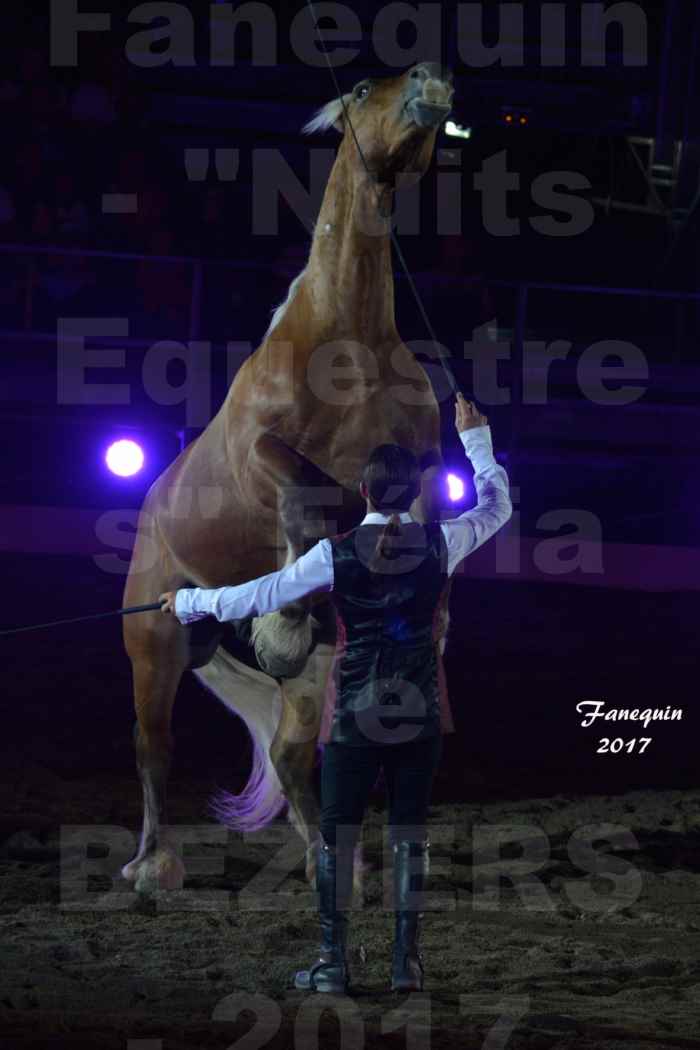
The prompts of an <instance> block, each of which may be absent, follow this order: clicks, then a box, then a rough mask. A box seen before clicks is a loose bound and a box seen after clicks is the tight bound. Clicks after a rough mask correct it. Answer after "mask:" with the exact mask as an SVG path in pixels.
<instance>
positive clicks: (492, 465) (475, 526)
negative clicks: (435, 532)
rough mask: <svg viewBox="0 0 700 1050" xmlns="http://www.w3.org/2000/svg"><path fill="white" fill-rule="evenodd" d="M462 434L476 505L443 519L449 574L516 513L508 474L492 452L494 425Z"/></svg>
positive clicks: (465, 431)
mask: <svg viewBox="0 0 700 1050" xmlns="http://www.w3.org/2000/svg"><path fill="white" fill-rule="evenodd" d="M459 436H460V438H461V439H462V444H463V445H464V451H465V452H466V454H467V456H468V457H469V459H470V460H471V463H472V466H473V467H474V487H475V488H476V495H477V505H476V507H473V508H472V509H471V510H467V511H465V512H464V514H460V516H459V517H458V518H452V519H451V520H449V521H443V522H441V526H440V527H441V528H442V534H443V536H444V537H445V541H446V543H447V555H448V558H447V572H448V574H449V575H450V576H451V575H452V573H453V572H454V571H455V569H456V568H457V566H458V565H459V563H460V562H461V561H462V559H463V558H466V556H467V555H468V554H472V552H473V551H475V550H476V549H477V548H478V547H480V546H481V544H482V543H484V542H485V540H487V539H488V538H489V537H490V536H493V534H494V533H495V532H497V531H498V530H499V529H500V528H501V526H503V525H505V523H506V522H507V521H508V519H509V518H510V517H511V515H512V513H513V505H512V503H511V501H510V493H509V489H508V475H507V474H506V472H505V470H504V469H503V467H502V466H501V465H500V464H499V463H497V462H496V460H495V459H494V456H493V444H492V441H491V427H489V426H483V427H472V428H470V429H469V430H462V431H460V434H459Z"/></svg>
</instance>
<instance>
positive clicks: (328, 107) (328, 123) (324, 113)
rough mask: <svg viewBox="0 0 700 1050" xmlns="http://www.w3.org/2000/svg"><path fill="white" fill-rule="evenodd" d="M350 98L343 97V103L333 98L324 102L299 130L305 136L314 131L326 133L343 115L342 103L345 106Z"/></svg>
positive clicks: (350, 96) (349, 96) (347, 96)
mask: <svg viewBox="0 0 700 1050" xmlns="http://www.w3.org/2000/svg"><path fill="white" fill-rule="evenodd" d="M351 98H352V95H343V101H341V100H340V99H339V98H334V99H332V100H331V101H330V102H326V104H325V106H321V108H320V109H319V110H317V112H316V113H314V115H313V117H312V118H311V120H309V121H308V122H307V123H306V124H304V127H303V128H302V129H301V130H302V131H303V132H304V134H305V135H313V134H314V132H316V131H328V129H329V128H332V127H333V125H334V124H335V123H336V121H338V120H340V118H341V116H342V115H343V102H345V105H346V106H347V105H349V103H350V99H351Z"/></svg>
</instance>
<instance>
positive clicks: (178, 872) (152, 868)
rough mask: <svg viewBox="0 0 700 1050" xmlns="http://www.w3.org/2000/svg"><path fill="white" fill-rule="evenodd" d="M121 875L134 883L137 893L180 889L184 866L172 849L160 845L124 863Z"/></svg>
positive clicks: (183, 877) (183, 878) (182, 881)
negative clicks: (150, 851) (148, 852)
mask: <svg viewBox="0 0 700 1050" xmlns="http://www.w3.org/2000/svg"><path fill="white" fill-rule="evenodd" d="M122 875H123V876H124V878H125V879H127V880H128V881H129V882H133V883H134V889H135V890H136V892H137V893H153V892H154V891H155V890H181V889H182V887H183V884H184V881H185V866H184V864H183V863H182V861H181V860H180V858H179V857H178V855H177V853H175V851H174V850H173V849H171V848H170V847H169V846H160V847H159V848H158V849H157V850H155V851H154V852H153V853H150V854H148V855H147V856H145V857H134V859H133V860H132V861H129V863H128V864H125V865H124V867H123V868H122Z"/></svg>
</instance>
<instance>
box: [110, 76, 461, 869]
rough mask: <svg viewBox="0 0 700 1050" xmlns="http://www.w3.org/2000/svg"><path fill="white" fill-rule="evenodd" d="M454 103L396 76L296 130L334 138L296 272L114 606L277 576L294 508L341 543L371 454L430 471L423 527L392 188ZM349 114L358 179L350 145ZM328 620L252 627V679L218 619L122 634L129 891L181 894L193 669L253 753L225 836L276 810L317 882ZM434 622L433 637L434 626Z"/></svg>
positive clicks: (430, 444) (299, 536) (286, 619)
mask: <svg viewBox="0 0 700 1050" xmlns="http://www.w3.org/2000/svg"><path fill="white" fill-rule="evenodd" d="M452 95H453V88H452V78H451V75H450V74H449V73H448V72H447V71H446V70H444V69H443V68H442V67H440V66H438V65H435V64H433V63H420V64H418V65H416V66H414V67H413V68H412V69H410V70H408V71H407V72H406V73H404V74H402V75H400V76H397V77H391V78H386V79H381V80H364V81H362V82H361V83H359V84H357V85H356V87H355V88H354V89H353V91H352V92H351V93H349V94H347V95H345V96H344V99H343V100H344V103H345V108H344V107H343V104H342V102H341V100H340V99H337V100H335V101H333V102H331V103H329V104H328V105H326V106H325V107H324V108H323V109H322V110H320V111H319V113H318V114H317V115H316V116H315V117H314V118H313V120H312V121H311V122H310V123H309V124H308V125H307V126H306V129H305V130H306V131H309V132H313V131H322V130H325V129H327V128H330V127H331V126H333V127H335V128H336V129H337V130H339V131H340V132H341V133H342V135H343V138H342V142H341V144H340V148H339V150H338V154H337V157H336V160H335V163H334V165H333V169H332V171H331V174H330V177H329V180H328V185H327V187H326V191H325V194H324V198H323V203H322V205H321V210H320V214H319V217H318V220H317V223H316V226H315V230H314V236H313V241H312V244H311V251H310V254H309V259H308V262H307V265H306V267H305V269H304V270H303V271H302V272H301V273H300V274H299V276H298V277H297V278H296V279H295V280H294V281H293V282H292V284H291V286H290V288H289V293H288V296H287V299H286V301H285V302H284V303H283V304H282V305H281V306H280V307H278V308H277V310H276V311H275V313H274V314H273V317H272V321H271V324H270V327H269V328H268V331H267V333H266V334H265V337H264V339H263V342H262V344H261V345H260V347H259V348H258V349H257V350H256V351H255V353H254V354H252V355H251V357H250V358H249V359H248V360H246V362H245V363H244V365H243V366H242V367H241V368H240V369H239V371H238V373H237V374H236V376H235V379H234V382H233V383H232V385H231V388H230V390H229V392H228V395H227V397H226V400H225V401H224V403H223V405H222V406H221V409H220V410H219V412H218V413H217V414H216V416H215V417H214V418H213V419H212V420H211V422H210V423H209V425H208V426H207V428H206V430H204V432H203V433H202V434H201V435H200V436H199V437H198V438H197V439H196V440H195V441H194V442H192V444H190V445H189V446H188V447H187V448H186V449H184V451H183V452H182V453H181V454H180V455H179V456H178V458H177V459H176V460H175V461H174V462H173V463H172V464H171V465H170V467H168V469H167V470H166V471H164V473H163V474H162V475H161V476H160V477H159V478H158V479H157V480H156V481H155V483H154V484H153V485H152V487H151V488H150V490H149V492H148V494H147V495H146V498H145V501H144V504H143V507H142V509H141V513H140V516H139V523H138V530H137V537H136V543H135V547H134V552H133V556H132V560H131V565H130V569H129V576H128V579H127V583H126V589H125V594H124V604H125V605H137V604H141V603H146V602H149V601H153V600H154V596H157V595H158V594H159V593H161V592H163V591H167V590H175V589H176V588H179V587H183V586H200V587H219V586H222V585H224V584H236V583H242V582H244V581H246V580H250V579H252V578H254V577H257V576H260V575H264V574H266V573H269V572H273V571H275V570H276V569H279V568H281V566H282V565H283V564H285V563H286V562H289V561H293V560H294V559H296V558H297V557H299V555H300V554H302V553H303V552H304V550H305V541H306V539H307V538H308V532H309V526H310V522H309V521H308V520H306V519H305V516H304V508H305V504H309V505H311V504H314V512H315V518H316V520H315V522H314V523H313V527H314V531H313V539H314V541H315V540H316V539H318V538H320V537H321V536H323V535H332V534H333V533H336V532H339V531H341V528H340V527H339V526H345V527H350V525H351V524H354V523H356V522H357V520H358V519H359V518H360V516H361V511H362V510H363V508H364V503H363V502H362V501H361V500H360V496H359V491H358V485H359V478H360V473H361V470H362V467H363V466H364V464H365V462H366V460H367V459H368V457H369V454H370V453H371V452H372V450H373V449H374V448H375V447H376V446H377V445H379V444H382V443H383V442H389V441H390V442H396V443H398V444H401V445H403V446H405V447H407V448H409V449H411V450H412V451H413V452H414V453H415V454H416V455H417V456H419V457H421V458H422V461H423V463H424V464H426V465H427V464H432V465H430V466H427V469H426V470H425V471H424V473H423V486H422V491H421V495H420V496H419V498H418V500H417V501H416V503H415V504H414V507H413V508H412V509H413V513H414V516H415V517H417V518H418V519H419V520H427V519H428V518H429V517H431V516H433V509H434V508H433V503H432V499H433V495H434V493H433V488H434V484H433V479H434V477H435V475H436V473H437V471H438V470H439V468H440V466H441V463H442V456H441V451H440V413H439V408H438V405H437V401H436V399H435V397H434V395H433V392H432V389H431V386H430V382H429V379H428V376H427V374H426V372H425V370H424V369H423V368H422V367H421V365H420V364H419V363H418V362H417V361H416V360H415V358H414V356H413V354H412V353H411V351H410V350H409V349H408V348H407V347H406V346H405V345H404V344H403V343H402V342H401V339H400V337H399V335H398V332H397V330H396V324H395V320H394V284H393V274H392V265H391V243H390V222H391V219H390V213H391V206H392V201H393V192H394V189H395V188H396V183H397V180H398V178H399V176H401V175H403V174H404V173H412V174H415V175H417V176H419V175H420V174H422V173H423V172H424V171H425V170H426V168H427V167H428V164H429V163H430V159H431V156H432V153H433V149H434V145H435V136H436V132H437V129H438V127H439V126H440V124H441V123H442V122H443V121H444V120H445V118H446V117H447V115H448V114H449V112H450V108H451V101H452ZM345 110H347V113H348V115H349V117H350V121H351V122H352V126H353V128H354V131H355V135H356V136H357V140H358V141H359V144H360V147H361V150H362V154H363V155H364V158H365V159H366V164H367V166H368V168H369V171H370V174H368V172H367V170H366V169H365V166H364V163H363V160H362V156H361V155H360V154H359V152H358V149H357V145H356V142H355V137H354V135H353V134H352V129H349V128H346V127H345V124H346V118H345ZM341 364H342V368H341ZM348 381H350V384H351V385H350V386H348ZM310 494H312V495H310ZM313 494H315V495H313ZM319 495H320V502H317V500H318V498H319ZM312 605H313V614H312V612H311V607H312ZM329 609H330V610H332V605H331V602H330V600H329V599H328V596H327V595H320V596H318V599H317V598H316V596H315V597H314V599H313V600H312V601H309V600H306V601H304V602H300V603H297V604H295V605H292V606H289V607H287V608H284V609H282V610H280V611H279V612H277V613H271V614H269V615H266V616H263V617H260V618H258V619H256V620H254V621H253V625H252V637H251V639H250V640H251V642H252V645H253V646H254V649H255V655H256V657H257V660H258V664H259V666H260V667H261V668H262V670H257V669H255V668H254V667H249V666H247V664H246V663H245V662H243V661H242V660H238V659H236V658H234V657H233V656H232V655H231V654H230V653H229V652H228V651H227V649H225V648H224V647H223V646H222V645H221V644H219V643H220V640H221V638H222V635H223V632H224V625H222V624H218V623H217V622H216V621H214V622H213V623H212V621H210V620H207V621H200V622H199V623H198V624H193V625H192V626H190V627H183V626H182V625H180V624H179V623H178V621H177V620H176V619H175V618H174V617H170V616H167V617H166V616H163V615H162V614H161V613H159V612H151V613H144V614H142V615H140V616H138V617H133V616H132V617H125V619H124V641H125V645H126V649H127V652H128V654H129V657H130V659H131V663H132V668H133V683H134V702H135V708H136V717H137V721H136V724H135V726H134V737H135V748H136V762H137V767H138V771H139V775H140V778H141V782H142V786H143V799H144V822H143V831H142V835H141V841H140V846H139V849H138V853H137V855H136V857H134V859H133V860H132V861H131V862H130V863H129V864H127V865H126V866H125V867H124V868H123V874H124V876H125V877H126V878H127V879H129V880H131V881H133V882H135V883H136V888H137V889H147V888H149V887H153V886H157V887H161V888H179V887H180V886H181V885H182V881H183V878H184V869H183V866H182V863H181V861H180V859H179V857H178V855H177V853H176V852H175V850H174V849H173V848H172V846H171V845H170V844H169V843H168V841H167V837H166V835H165V833H164V832H163V831H162V830H161V825H163V824H166V823H167V815H166V781H167V776H168V770H169V766H170V761H171V755H172V748H173V740H172V734H171V714H172V709H173V703H174V700H175V694H176V691H177V687H178V684H179V682H180V679H181V677H182V675H183V673H184V671H185V670H187V669H188V668H191V669H195V673H196V674H197V675H198V677H199V678H200V680H201V681H202V682H204V683H205V685H206V686H207V687H208V688H210V689H211V690H212V691H213V692H214V693H215V694H216V695H217V696H218V697H219V698H220V699H221V700H222V701H223V702H224V703H225V704H226V705H227V706H228V707H229V708H230V709H231V710H232V711H234V712H235V713H236V714H237V715H239V716H240V717H241V718H243V720H244V721H245V723H246V725H247V727H248V730H249V732H250V733H251V736H252V738H253V744H254V764H253V771H252V774H251V777H250V779H249V781H248V783H247V785H246V787H245V789H244V791H243V792H242V794H241V795H239V796H232V795H228V796H225V801H220V803H219V809H218V813H217V815H218V816H219V819H221V820H222V821H223V822H224V823H226V824H228V825H229V826H231V827H233V828H236V829H238V830H252V829H255V828H260V827H262V826H263V825H265V824H266V823H268V822H269V821H270V820H271V819H272V818H273V817H274V816H275V815H276V814H277V813H278V812H279V811H280V809H281V807H282V806H283V805H284V803H285V801H286V802H287V803H288V804H289V810H288V816H289V819H290V821H291V823H292V824H293V826H294V827H295V828H296V829H297V830H298V832H299V834H300V835H301V836H302V838H303V840H304V842H305V843H306V847H307V850H306V857H307V862H306V874H307V877H308V878H309V879H310V880H311V882H312V883H313V880H314V876H315V854H314V850H313V846H314V843H315V840H316V835H317V825H318V805H317V802H316V799H315V796H314V792H313V789H312V783H311V781H312V771H313V766H314V760H315V756H316V748H317V741H318V735H319V726H320V720H321V715H322V710H323V704H324V698H325V694H326V686H327V683H328V679H329V674H330V671H331V668H332V665H333V658H334V653H335V644H334V643H335V636H334V616H333V615H332V614H331V615H329ZM443 620H444V626H445V629H446V621H447V614H446V612H445V613H444V617H443ZM227 629H228V628H227ZM318 629H321V633H320V635H319V634H317V633H315V632H317V630H318ZM229 630H230V629H229Z"/></svg>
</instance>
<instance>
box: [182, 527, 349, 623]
mask: <svg viewBox="0 0 700 1050" xmlns="http://www.w3.org/2000/svg"><path fill="white" fill-rule="evenodd" d="M332 589H333V554H332V551H331V545H330V543H329V541H328V540H327V539H322V540H319V542H318V543H316V544H315V545H314V546H313V547H312V548H311V550H309V551H307V553H306V554H302V556H301V557H300V558H297V560H296V561H293V562H291V564H289V565H285V566H284V568H283V569H279V570H278V571H277V572H270V573H268V574H267V575H266V576H259V577H258V578H257V579H256V580H250V581H249V582H248V583H242V584H240V585H239V586H237V587H215V588H212V589H205V588H203V587H184V588H181V589H180V590H179V591H177V593H176V595H175V615H176V616H177V618H178V620H179V621H180V623H191V622H192V621H193V620H201V619H202V617H203V616H215V617H216V619H217V620H221V621H223V620H243V619H245V617H246V616H262V615H263V614H264V613H269V612H275V611H276V610H277V609H281V608H282V607H283V606H284V605H289V604H290V602H295V601H298V600H299V599H300V598H303V597H305V596H306V595H307V594H312V593H313V592H314V591H330V590H332Z"/></svg>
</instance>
